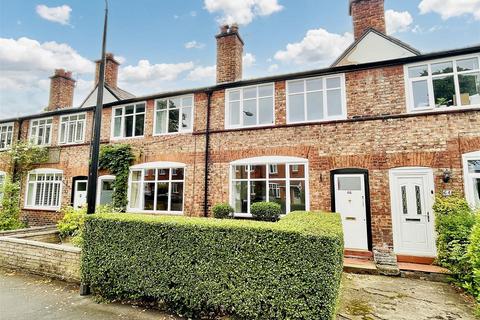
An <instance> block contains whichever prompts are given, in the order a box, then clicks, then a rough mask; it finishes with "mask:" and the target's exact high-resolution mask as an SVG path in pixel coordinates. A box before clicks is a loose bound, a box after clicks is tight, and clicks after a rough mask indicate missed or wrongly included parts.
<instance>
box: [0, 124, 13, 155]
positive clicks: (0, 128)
mask: <svg viewBox="0 0 480 320" xmlns="http://www.w3.org/2000/svg"><path fill="white" fill-rule="evenodd" d="M12 137H13V123H3V124H0V150H4V149H8V148H10V147H11V146H12Z"/></svg>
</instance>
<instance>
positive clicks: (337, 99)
mask: <svg viewBox="0 0 480 320" xmlns="http://www.w3.org/2000/svg"><path fill="white" fill-rule="evenodd" d="M327 114H328V116H341V115H342V92H341V90H340V89H336V90H328V91H327Z"/></svg>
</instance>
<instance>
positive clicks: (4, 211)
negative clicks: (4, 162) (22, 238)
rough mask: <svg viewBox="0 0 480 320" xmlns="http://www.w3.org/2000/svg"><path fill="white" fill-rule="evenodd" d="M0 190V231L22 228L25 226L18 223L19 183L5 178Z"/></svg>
mask: <svg viewBox="0 0 480 320" xmlns="http://www.w3.org/2000/svg"><path fill="white" fill-rule="evenodd" d="M0 188H1V190H0V191H1V192H0V193H2V199H1V200H2V202H1V208H0V231H3V230H15V229H21V228H24V227H25V224H24V223H23V222H22V221H20V205H19V203H20V183H18V182H12V180H11V179H10V178H9V177H7V178H6V179H5V181H4V182H3V184H2V186H0Z"/></svg>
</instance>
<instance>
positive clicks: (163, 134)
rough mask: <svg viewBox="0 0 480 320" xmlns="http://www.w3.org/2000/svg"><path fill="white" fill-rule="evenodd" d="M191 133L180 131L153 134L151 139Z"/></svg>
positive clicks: (189, 132) (190, 132)
mask: <svg viewBox="0 0 480 320" xmlns="http://www.w3.org/2000/svg"><path fill="white" fill-rule="evenodd" d="M192 133H193V130H192V131H181V132H166V133H153V135H152V136H153V137H169V136H174V135H186V134H192Z"/></svg>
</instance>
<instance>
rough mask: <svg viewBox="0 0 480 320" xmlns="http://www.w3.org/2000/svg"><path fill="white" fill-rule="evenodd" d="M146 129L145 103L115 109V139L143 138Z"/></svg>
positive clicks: (113, 130)
mask: <svg viewBox="0 0 480 320" xmlns="http://www.w3.org/2000/svg"><path fill="white" fill-rule="evenodd" d="M144 127H145V103H144V102H142V103H137V104H130V105H126V106H123V107H118V108H114V109H113V128H112V136H113V138H117V139H118V138H120V139H121V138H134V137H143V132H144Z"/></svg>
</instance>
